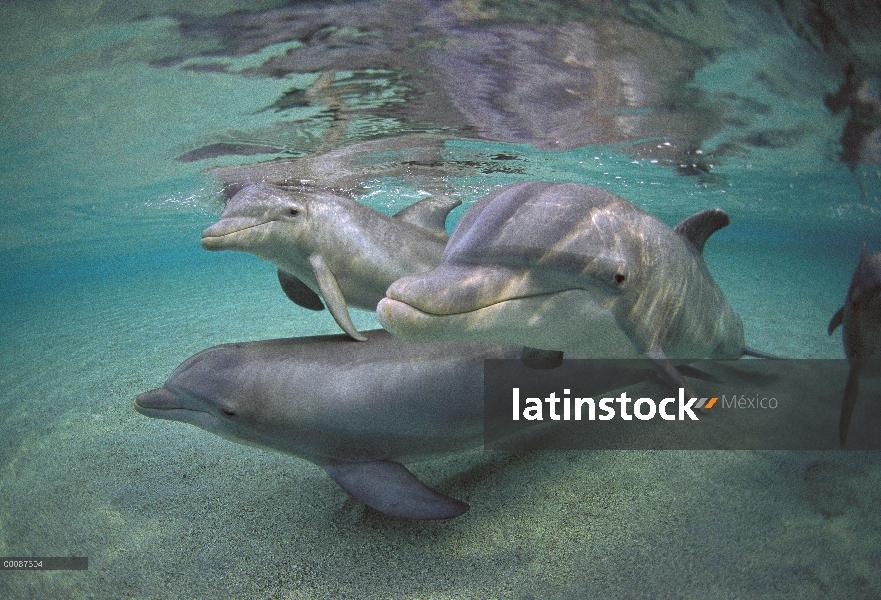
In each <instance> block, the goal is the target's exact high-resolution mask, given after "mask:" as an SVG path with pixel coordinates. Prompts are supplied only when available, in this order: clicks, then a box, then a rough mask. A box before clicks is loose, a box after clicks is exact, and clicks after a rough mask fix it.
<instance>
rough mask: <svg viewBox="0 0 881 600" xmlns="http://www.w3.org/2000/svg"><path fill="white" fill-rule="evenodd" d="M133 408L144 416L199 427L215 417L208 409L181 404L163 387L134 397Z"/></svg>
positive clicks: (177, 397)
mask: <svg viewBox="0 0 881 600" xmlns="http://www.w3.org/2000/svg"><path fill="white" fill-rule="evenodd" d="M134 408H135V410H136V411H138V412H139V413H141V414H142V415H144V416H146V417H152V418H154V419H167V420H169V421H182V422H184V423H192V424H194V425H198V426H200V427H201V426H204V425H205V424H206V423H207V422H208V421H210V420H211V419H215V418H216V417H214V415H212V414H211V413H210V412H208V411H205V410H201V409H198V408H192V407H189V406H184V405H182V404H181V399H180V397H179V396H178V395H177V394H175V393H173V392H171V391H169V390H168V389H167V388H164V387H163V388H158V389H155V390H150V391H149V392H144V393H143V394H141V395H139V396H138V397H137V398H135V401H134Z"/></svg>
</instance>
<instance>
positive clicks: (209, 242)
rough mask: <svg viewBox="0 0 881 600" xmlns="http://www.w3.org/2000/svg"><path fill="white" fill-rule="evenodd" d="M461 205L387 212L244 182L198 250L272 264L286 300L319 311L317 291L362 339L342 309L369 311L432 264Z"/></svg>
mask: <svg viewBox="0 0 881 600" xmlns="http://www.w3.org/2000/svg"><path fill="white" fill-rule="evenodd" d="M459 204H461V201H460V200H457V199H455V198H450V197H447V196H432V197H429V198H426V199H424V200H421V201H419V202H416V203H415V204H412V205H410V206H408V207H407V208H405V209H403V210H402V211H400V212H398V213H397V214H396V215H395V216H394V217H389V216H387V215H385V214H383V213H381V212H379V211H378V210H375V209H372V208H370V207H367V206H365V205H363V204H360V203H358V202H355V201H354V200H350V199H348V198H345V197H342V196H338V195H335V194H332V193H329V192H321V191H314V190H311V191H309V192H308V193H306V192H303V191H297V190H295V189H290V188H284V187H280V186H277V185H270V184H266V183H255V184H249V185H246V186H245V187H243V188H242V189H241V190H240V191H239V192H238V193H237V194H236V195H235V196H233V197H232V198H231V199H230V200H229V202H228V203H227V205H226V208H225V209H224V211H223V213H222V214H221V215H220V221H218V222H217V223H215V224H214V225H212V226H210V227H208V228H207V229H206V230H205V231H204V232H202V247H203V248H206V249H208V250H240V251H244V252H250V253H252V254H256V255H257V256H259V257H260V258H263V259H265V260H268V261H271V262H273V263H275V265H276V266H277V267H278V278H279V281H280V282H281V286H282V289H284V291H285V293H286V294H287V295H288V297H289V298H290V299H291V300H293V301H294V302H296V303H297V304H299V305H300V306H303V307H305V308H309V309H312V310H321V309H322V308H323V305H322V303H321V300H320V299H319V297H318V296H319V294H320V295H321V297H323V298H324V301H325V302H326V303H327V307H328V309H330V313H331V315H333V318H334V320H335V321H336V322H337V324H338V325H339V326H340V327H341V328H342V330H343V331H345V332H346V333H347V334H349V336H350V337H352V338H353V339H356V340H359V341H364V339H365V338H364V336H363V335H361V334H360V333H358V331H357V330H356V329H355V326H354V325H353V324H352V321H351V319H350V317H349V312H348V308H347V307H348V306H352V307H355V308H361V309H365V310H375V309H376V304H377V303H378V302H379V301H380V299H381V298H382V297H383V295H384V294H385V290H386V288H388V286H389V284H391V283H392V282H393V281H395V280H396V279H399V278H400V277H404V276H405V275H412V274H416V273H421V272H423V271H427V270H429V269H431V268H433V267H435V266H437V265H438V263H439V262H440V259H441V256H442V254H443V251H444V247H445V245H446V242H447V240H448V239H449V236H448V235H447V232H446V229H445V226H444V223H445V221H446V218H447V215H448V214H449V212H450V211H451V210H452V209H453V208H455V207H456V206H458V205H459Z"/></svg>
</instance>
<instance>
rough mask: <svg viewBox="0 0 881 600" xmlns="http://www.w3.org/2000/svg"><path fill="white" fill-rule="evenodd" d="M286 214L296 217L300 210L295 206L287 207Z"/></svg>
mask: <svg viewBox="0 0 881 600" xmlns="http://www.w3.org/2000/svg"><path fill="white" fill-rule="evenodd" d="M288 214H289V215H290V216H292V217H296V216H297V215H298V214H300V211H299V210H297V209H296V208H290V209H288Z"/></svg>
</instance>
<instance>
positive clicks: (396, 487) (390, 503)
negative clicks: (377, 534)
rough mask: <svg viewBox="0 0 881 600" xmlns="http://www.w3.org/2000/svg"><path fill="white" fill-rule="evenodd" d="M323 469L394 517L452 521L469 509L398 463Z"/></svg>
mask: <svg viewBox="0 0 881 600" xmlns="http://www.w3.org/2000/svg"><path fill="white" fill-rule="evenodd" d="M322 466H323V467H324V470H325V471H327V474H328V475H330V476H331V478H332V479H333V480H334V481H336V482H337V483H338V484H339V485H340V487H342V488H343V489H344V490H346V491H347V492H349V493H350V494H351V495H352V496H354V497H355V498H356V499H358V500H360V501H361V502H363V503H364V504H366V505H367V506H369V507H371V508H375V509H376V510H378V511H380V512H383V513H385V514H387V515H391V516H393V517H403V518H405V519H450V518H452V517H458V516H459V515H461V514H462V513H464V512H465V511H467V510H468V508H469V507H468V505H467V504H465V503H464V502H461V501H459V500H456V499H455V498H450V497H449V496H444V495H443V494H440V493H438V492H436V491H434V490H433V489H431V488H430V487H428V486H427V485H425V484H424V483H422V482H421V481H419V479H417V478H416V476H415V475H413V473H411V472H410V471H408V470H407V469H406V468H405V467H404V465H402V464H401V463H399V462H395V461H391V460H376V461H371V462H343V461H331V462H329V463H327V464H325V465H322Z"/></svg>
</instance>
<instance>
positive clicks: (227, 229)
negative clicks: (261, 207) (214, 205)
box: [202, 217, 265, 250]
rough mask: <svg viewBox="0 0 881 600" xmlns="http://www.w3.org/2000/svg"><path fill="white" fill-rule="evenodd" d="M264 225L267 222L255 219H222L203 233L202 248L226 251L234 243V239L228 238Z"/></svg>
mask: <svg viewBox="0 0 881 600" xmlns="http://www.w3.org/2000/svg"><path fill="white" fill-rule="evenodd" d="M264 223H265V221H261V220H257V219H255V218H253V217H227V218H222V217H221V219H220V221H218V222H217V223H215V224H214V225H211V226H210V227H208V228H207V229H206V230H205V231H203V232H202V247H203V248H205V249H206V250H224V249H226V248H229V247H230V245H231V243H232V239H230V238H228V237H227V236H229V235H231V234H233V233H238V232H240V231H244V230H246V229H251V228H253V227H257V226H259V225H263V224H264Z"/></svg>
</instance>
